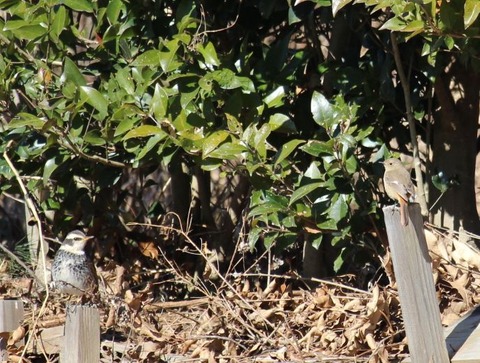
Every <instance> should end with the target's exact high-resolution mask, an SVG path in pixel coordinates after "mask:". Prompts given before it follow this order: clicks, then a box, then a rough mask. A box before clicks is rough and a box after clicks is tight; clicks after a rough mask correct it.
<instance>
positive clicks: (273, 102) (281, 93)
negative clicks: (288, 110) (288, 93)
mask: <svg viewBox="0 0 480 363" xmlns="http://www.w3.org/2000/svg"><path fill="white" fill-rule="evenodd" d="M284 97H285V87H284V86H279V87H277V88H275V89H274V90H273V91H272V92H270V94H268V95H267V96H265V98H264V99H263V102H265V104H266V105H267V106H268V107H269V108H274V107H280V106H283V99H284Z"/></svg>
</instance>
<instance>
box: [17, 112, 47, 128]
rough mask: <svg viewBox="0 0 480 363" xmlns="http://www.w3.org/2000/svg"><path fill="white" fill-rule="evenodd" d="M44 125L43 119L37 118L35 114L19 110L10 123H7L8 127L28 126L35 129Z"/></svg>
mask: <svg viewBox="0 0 480 363" xmlns="http://www.w3.org/2000/svg"><path fill="white" fill-rule="evenodd" d="M44 125H45V121H44V120H42V119H40V118H38V117H37V116H34V115H31V114H29V113H25V112H20V113H19V114H17V116H16V117H15V118H14V119H12V120H11V121H10V123H9V124H8V129H9V130H11V129H18V128H19V127H25V126H28V127H32V128H34V129H36V130H41V129H42V128H43V126H44Z"/></svg>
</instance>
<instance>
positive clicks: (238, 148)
mask: <svg viewBox="0 0 480 363" xmlns="http://www.w3.org/2000/svg"><path fill="white" fill-rule="evenodd" d="M245 151H247V149H246V148H245V146H243V145H240V144H237V143H232V142H226V143H224V144H222V145H220V146H219V147H217V148H216V149H215V150H213V151H212V152H210V154H209V155H208V156H209V157H211V158H216V159H225V160H232V159H236V158H238V157H239V156H240V154H241V153H243V152H245Z"/></svg>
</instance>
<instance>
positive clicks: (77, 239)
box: [74, 237, 82, 241]
mask: <svg viewBox="0 0 480 363" xmlns="http://www.w3.org/2000/svg"><path fill="white" fill-rule="evenodd" d="M74 240H75V241H81V240H82V237H75V238H74Z"/></svg>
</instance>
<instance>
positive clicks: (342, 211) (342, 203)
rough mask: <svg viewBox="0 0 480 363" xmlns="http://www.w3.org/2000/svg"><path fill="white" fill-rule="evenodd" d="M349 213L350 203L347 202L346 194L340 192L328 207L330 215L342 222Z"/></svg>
mask: <svg viewBox="0 0 480 363" xmlns="http://www.w3.org/2000/svg"><path fill="white" fill-rule="evenodd" d="M347 213H348V204H347V202H346V198H345V195H343V194H339V195H338V197H337V199H336V200H335V201H334V202H333V204H332V205H331V206H330V208H329V209H328V216H329V217H330V218H331V219H332V220H334V221H336V222H340V221H341V220H342V219H343V218H344V217H345V216H346V215H347Z"/></svg>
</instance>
